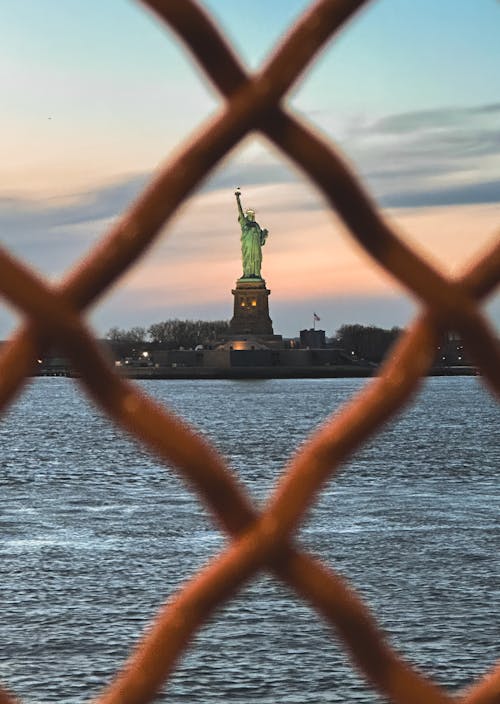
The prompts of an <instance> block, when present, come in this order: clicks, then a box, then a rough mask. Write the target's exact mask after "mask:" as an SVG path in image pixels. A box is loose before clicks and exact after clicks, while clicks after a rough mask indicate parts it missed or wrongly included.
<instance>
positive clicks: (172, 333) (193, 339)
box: [105, 318, 229, 350]
mask: <svg viewBox="0 0 500 704" xmlns="http://www.w3.org/2000/svg"><path fill="white" fill-rule="evenodd" d="M228 334H229V321H227V320H208V321H207V320H179V319H177V318H175V319H172V320H164V321H162V322H160V323H153V325H150V326H149V327H148V328H144V327H139V326H135V327H133V328H130V329H129V330H123V329H122V328H118V327H112V328H110V329H109V330H108V332H107V333H106V335H105V337H106V339H107V340H109V341H110V342H112V343H115V344H122V345H141V344H146V343H148V344H150V345H152V346H153V347H155V346H158V347H160V346H161V347H162V348H166V349H172V350H173V349H179V348H180V347H184V348H185V349H191V348H193V347H196V346H197V345H205V344H207V343H208V342H210V341H213V340H217V339H220V338H222V337H225V336H226V335H228Z"/></svg>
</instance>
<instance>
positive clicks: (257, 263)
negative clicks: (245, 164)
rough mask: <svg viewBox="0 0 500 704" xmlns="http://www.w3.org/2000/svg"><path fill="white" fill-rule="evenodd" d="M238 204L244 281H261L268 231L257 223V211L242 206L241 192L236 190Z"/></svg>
mask: <svg viewBox="0 0 500 704" xmlns="http://www.w3.org/2000/svg"><path fill="white" fill-rule="evenodd" d="M234 195H235V196H236V203H237V204H238V222H239V223H240V227H241V259H242V263H243V276H242V277H241V278H242V279H261V278H262V277H261V275H260V267H261V265H262V247H263V245H264V244H265V242H266V239H267V235H268V231H267V230H262V229H261V228H260V226H259V224H258V223H257V222H256V221H255V210H252V209H250V208H247V209H246V210H245V211H243V208H242V206H241V198H240V196H241V191H240V189H239V188H237V189H236V191H235V193H234Z"/></svg>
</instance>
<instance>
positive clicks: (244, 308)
mask: <svg viewBox="0 0 500 704" xmlns="http://www.w3.org/2000/svg"><path fill="white" fill-rule="evenodd" d="M231 293H232V294H233V296H234V314H233V317H232V319H231V322H230V324H229V325H230V334H231V335H273V334H274V332H273V322H272V320H271V318H270V317H269V303H268V297H269V294H270V293H271V291H270V290H269V289H267V288H266V282H265V281H264V279H238V281H237V282H236V288H235V289H233V290H232V292H231Z"/></svg>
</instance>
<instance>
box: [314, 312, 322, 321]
mask: <svg viewBox="0 0 500 704" xmlns="http://www.w3.org/2000/svg"><path fill="white" fill-rule="evenodd" d="M313 318H314V320H321V318H320V317H319V315H317V314H316V313H313Z"/></svg>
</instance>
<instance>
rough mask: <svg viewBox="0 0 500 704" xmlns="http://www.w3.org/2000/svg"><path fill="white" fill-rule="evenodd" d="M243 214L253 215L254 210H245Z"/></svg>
mask: <svg viewBox="0 0 500 704" xmlns="http://www.w3.org/2000/svg"><path fill="white" fill-rule="evenodd" d="M245 213H248V214H249V215H255V210H254V209H253V208H247V209H246V210H245Z"/></svg>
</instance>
